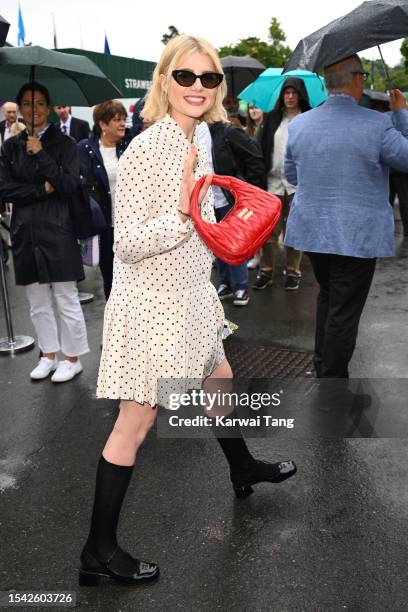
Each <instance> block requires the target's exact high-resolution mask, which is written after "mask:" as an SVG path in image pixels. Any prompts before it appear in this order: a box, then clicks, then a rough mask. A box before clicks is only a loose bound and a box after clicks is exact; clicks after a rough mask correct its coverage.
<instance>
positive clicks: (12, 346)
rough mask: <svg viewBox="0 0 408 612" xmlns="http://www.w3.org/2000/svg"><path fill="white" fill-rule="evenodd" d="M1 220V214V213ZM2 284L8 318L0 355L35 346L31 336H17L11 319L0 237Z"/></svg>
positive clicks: (0, 276) (0, 340) (0, 281)
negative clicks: (5, 336) (5, 335)
mask: <svg viewBox="0 0 408 612" xmlns="http://www.w3.org/2000/svg"><path fill="white" fill-rule="evenodd" d="M0 221H1V215H0ZM0 286H1V294H2V297H3V304H4V314H5V318H6V328H7V338H0V355H6V354H14V353H23V352H24V351H28V350H30V349H32V348H33V346H34V344H35V341H34V338H31V336H15V335H14V331H13V322H12V320H11V311H10V302H9V297H8V291H7V282H6V273H5V267H4V258H3V242H2V240H1V239H0Z"/></svg>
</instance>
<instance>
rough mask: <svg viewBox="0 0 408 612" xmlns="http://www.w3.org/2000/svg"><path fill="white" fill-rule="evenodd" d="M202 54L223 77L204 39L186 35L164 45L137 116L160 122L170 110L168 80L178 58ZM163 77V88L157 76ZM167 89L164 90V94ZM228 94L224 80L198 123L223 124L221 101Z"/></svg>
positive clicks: (217, 61) (213, 53) (218, 63)
mask: <svg viewBox="0 0 408 612" xmlns="http://www.w3.org/2000/svg"><path fill="white" fill-rule="evenodd" d="M196 51H198V53H205V54H206V55H208V57H209V58H210V59H211V61H212V62H213V64H214V69H215V71H216V72H220V73H222V74H224V71H223V69H222V66H221V62H220V58H219V57H218V54H217V52H216V50H215V49H214V47H213V46H212V45H210V43H209V42H208V41H206V40H205V39H204V38H198V37H195V36H187V35H186V34H182V35H180V36H176V37H175V38H172V39H171V40H170V41H169V42H168V43H167V45H166V47H165V49H164V51H163V53H162V55H161V58H160V60H159V63H158V64H157V66H156V68H155V70H154V72H153V83H152V87H151V89H150V91H149V93H148V94H147V96H146V102H145V105H144V108H143V110H142V112H141V113H140V115H141V116H142V117H143V119H146V120H147V121H151V122H155V121H158V120H159V119H163V117H164V116H165V114H166V113H167V112H168V111H169V106H170V105H169V99H168V96H167V90H168V88H169V86H170V81H171V79H172V78H173V77H172V76H171V73H172V72H173V70H176V69H177V66H178V65H179V62H180V59H181V58H182V57H183V56H185V55H189V54H190V53H194V52H196ZM161 74H164V75H165V77H166V80H165V85H166V86H165V88H163V87H162V85H161V83H160V75H161ZM165 90H166V91H165ZM226 95H227V85H226V83H225V78H224V79H223V81H222V83H221V84H220V85H219V86H218V88H217V93H216V96H215V101H214V104H213V106H212V108H210V110H209V111H208V112H207V113H205V114H204V115H203V116H202V117H200V119H201V121H206V122H208V123H214V122H215V121H226V119H227V113H226V111H225V109H224V107H223V105H222V101H223V100H224V98H225V96H226Z"/></svg>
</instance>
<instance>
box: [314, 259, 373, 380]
mask: <svg viewBox="0 0 408 612" xmlns="http://www.w3.org/2000/svg"><path fill="white" fill-rule="evenodd" d="M307 255H308V256H309V258H310V261H311V263H312V267H313V272H314V274H315V277H316V280H317V282H318V283H319V285H320V291H319V295H318V296H317V308H316V335H315V351H314V364H315V368H316V374H317V376H318V377H319V378H348V364H349V362H350V360H351V357H352V355H353V352H354V348H355V346H356V340H357V333H358V324H359V322H360V317H361V313H362V312H363V308H364V304H365V303H366V300H367V296H368V292H369V290H370V286H371V282H372V279H373V275H374V270H375V264H376V261H377V260H376V259H375V258H374V259H362V258H360V257H345V256H343V255H330V254H325V253H307Z"/></svg>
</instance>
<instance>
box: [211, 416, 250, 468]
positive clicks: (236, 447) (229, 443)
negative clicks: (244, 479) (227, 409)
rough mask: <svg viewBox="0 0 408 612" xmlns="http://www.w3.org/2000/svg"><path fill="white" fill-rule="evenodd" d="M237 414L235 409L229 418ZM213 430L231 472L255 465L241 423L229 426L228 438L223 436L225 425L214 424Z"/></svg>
mask: <svg viewBox="0 0 408 612" xmlns="http://www.w3.org/2000/svg"><path fill="white" fill-rule="evenodd" d="M237 416H238V415H237V413H236V412H235V410H234V411H233V412H232V413H231V414H229V415H228V418H234V417H237ZM212 431H213V433H214V435H215V437H216V439H217V442H218V444H219V445H220V446H221V449H222V452H223V453H224V455H225V457H226V459H227V461H228V463H229V466H230V470H231V472H242V471H246V470H248V469H250V468H251V467H252V466H253V465H254V462H255V459H254V458H253V456H252V455H251V453H250V452H249V449H248V447H247V445H246V442H245V439H244V437H243V435H242V431H241V428H240V426H239V425H233V426H231V427H228V435H229V437H228V438H226V437H223V436H225V427H222V426H216V425H213V426H212Z"/></svg>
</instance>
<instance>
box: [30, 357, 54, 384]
mask: <svg viewBox="0 0 408 612" xmlns="http://www.w3.org/2000/svg"><path fill="white" fill-rule="evenodd" d="M57 365H58V361H57V360H56V359H48V357H41V359H40V361H39V362H38V365H37V366H36V367H35V368H34V370H33V371H32V372H30V378H32V380H41V379H42V378H47V376H49V374H50V373H51V372H53V371H54V370H56V369H57Z"/></svg>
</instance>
